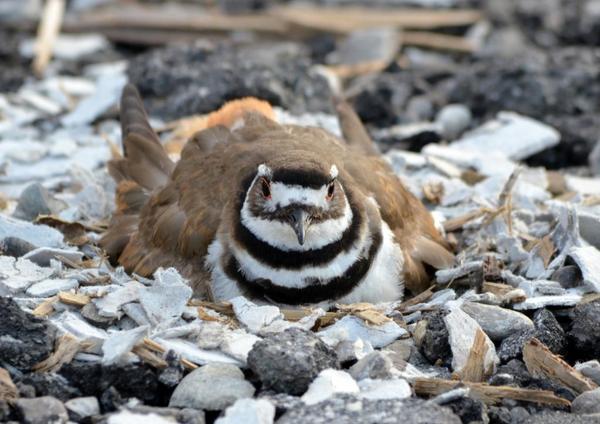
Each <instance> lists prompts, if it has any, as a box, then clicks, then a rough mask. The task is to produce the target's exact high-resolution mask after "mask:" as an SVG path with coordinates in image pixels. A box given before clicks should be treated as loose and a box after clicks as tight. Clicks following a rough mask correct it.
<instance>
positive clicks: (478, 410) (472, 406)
mask: <svg viewBox="0 0 600 424" xmlns="http://www.w3.org/2000/svg"><path fill="white" fill-rule="evenodd" d="M443 406H446V407H448V408H450V409H451V410H452V412H454V413H455V414H456V415H458V416H459V417H460V419H461V421H462V422H463V423H486V422H489V418H488V415H487V408H486V406H485V404H484V403H483V402H481V401H480V400H476V399H472V398H470V397H468V396H462V397H460V398H458V399H455V400H453V401H450V402H447V403H444V404H443Z"/></svg>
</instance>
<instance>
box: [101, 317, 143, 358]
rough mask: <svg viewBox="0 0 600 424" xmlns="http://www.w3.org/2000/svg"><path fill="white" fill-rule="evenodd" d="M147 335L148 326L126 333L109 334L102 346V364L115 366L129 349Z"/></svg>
mask: <svg viewBox="0 0 600 424" xmlns="http://www.w3.org/2000/svg"><path fill="white" fill-rule="evenodd" d="M147 333H148V326H145V325H144V326H140V327H137V328H134V329H132V330H127V331H115V332H113V333H109V335H108V339H106V341H105V342H104V344H103V345H102V353H103V357H102V363H104V364H115V363H119V362H122V361H123V360H124V359H125V357H126V355H127V354H128V353H129V352H131V349H133V347H134V346H135V345H136V344H137V343H138V342H139V341H140V340H141V339H142V338H144V336H145V335H146V334H147Z"/></svg>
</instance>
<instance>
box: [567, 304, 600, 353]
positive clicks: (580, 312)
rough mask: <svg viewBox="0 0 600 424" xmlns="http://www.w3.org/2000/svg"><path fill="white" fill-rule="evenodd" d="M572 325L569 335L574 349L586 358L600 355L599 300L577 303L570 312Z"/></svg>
mask: <svg viewBox="0 0 600 424" xmlns="http://www.w3.org/2000/svg"><path fill="white" fill-rule="evenodd" d="M572 318H573V326H572V327H571V330H570V331H569V337H570V338H571V340H572V341H573V344H574V346H575V349H577V352H578V353H579V354H580V355H581V357H583V358H586V359H597V358H598V357H600V332H599V331H598V328H599V327H600V302H591V303H586V304H582V305H578V306H577V307H576V308H575V309H574V310H573V312H572Z"/></svg>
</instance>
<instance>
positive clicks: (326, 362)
mask: <svg viewBox="0 0 600 424" xmlns="http://www.w3.org/2000/svg"><path fill="white" fill-rule="evenodd" d="M248 367H249V368H250V369H251V370H252V371H253V372H254V373H255V374H256V375H257V376H258V377H259V378H260V380H261V381H262V382H263V384H264V385H265V388H267V389H273V390H275V391H276V392H284V393H289V394H292V395H301V394H303V393H304V392H305V391H306V389H307V388H308V385H309V384H310V383H311V382H312V381H313V380H314V379H315V377H316V376H317V375H318V374H319V372H321V371H322V370H324V369H327V368H339V364H338V358H337V355H336V353H335V351H334V350H333V349H331V348H330V347H329V346H327V345H326V344H325V343H323V342H322V341H321V339H319V338H318V337H317V336H315V335H314V334H313V333H311V332H309V331H304V330H300V329H298V328H292V329H289V330H286V331H284V332H283V333H279V334H274V335H272V336H270V337H267V338H265V339H264V340H261V341H259V342H257V343H255V344H254V346H253V348H252V350H251V351H250V353H249V354H248Z"/></svg>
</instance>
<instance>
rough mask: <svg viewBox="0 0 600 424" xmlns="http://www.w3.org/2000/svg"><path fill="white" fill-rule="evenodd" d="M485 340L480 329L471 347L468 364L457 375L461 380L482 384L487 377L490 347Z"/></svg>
mask: <svg viewBox="0 0 600 424" xmlns="http://www.w3.org/2000/svg"><path fill="white" fill-rule="evenodd" d="M485 339H486V338H485V333H484V332H483V331H482V330H481V329H478V330H477V332H476V333H475V340H474V341H473V345H472V346H471V351H470V352H469V357H468V358H467V363H466V364H465V366H464V367H463V369H462V370H460V372H458V373H457V376H458V377H459V379H460V380H462V381H472V382H475V383H480V382H482V381H483V380H484V378H485V377H486V372H485V371H486V370H485V355H486V353H487V351H488V347H487V344H486V341H485Z"/></svg>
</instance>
